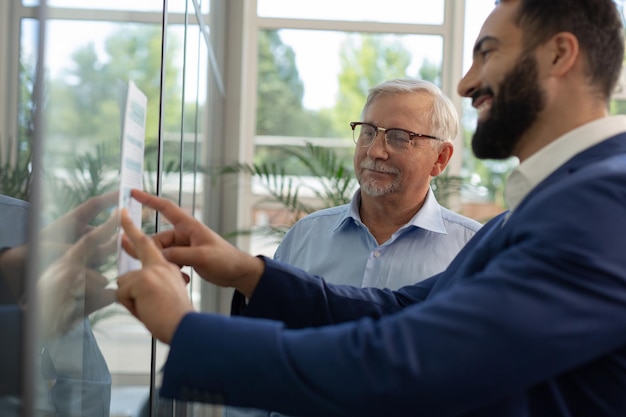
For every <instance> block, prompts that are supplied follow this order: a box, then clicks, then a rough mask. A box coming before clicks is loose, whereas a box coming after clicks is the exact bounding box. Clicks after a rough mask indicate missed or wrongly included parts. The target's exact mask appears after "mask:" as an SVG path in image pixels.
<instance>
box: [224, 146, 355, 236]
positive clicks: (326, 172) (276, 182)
mask: <svg viewBox="0 0 626 417" xmlns="http://www.w3.org/2000/svg"><path fill="white" fill-rule="evenodd" d="M281 152H282V153H284V155H285V157H286V158H288V157H291V158H295V159H296V160H297V161H298V162H299V163H300V164H301V165H302V166H303V167H304V168H305V174H304V175H303V174H301V175H288V174H287V173H286V172H285V168H284V166H282V165H279V164H277V163H275V162H272V163H260V164H245V163H236V164H233V165H229V166H226V167H224V168H222V169H221V170H220V171H219V175H224V174H238V173H243V174H247V175H250V176H253V177H256V178H258V180H259V184H260V185H261V186H262V187H263V189H264V190H265V191H266V192H267V197H265V198H262V199H261V201H260V203H266V202H271V203H278V204H280V205H281V206H282V208H283V209H284V210H285V211H286V212H287V213H288V216H287V221H286V222H284V223H283V224H279V225H271V224H268V225H265V226H260V227H257V228H256V229H255V230H254V231H255V232H258V233H260V234H262V235H264V236H274V237H276V238H278V239H281V238H282V237H283V236H284V235H285V233H286V232H287V230H289V228H290V227H291V226H292V225H293V224H294V223H295V222H296V221H298V219H300V218H301V217H303V216H305V215H307V214H309V213H312V212H314V211H316V210H320V209H323V208H327V207H334V206H337V205H341V204H346V203H348V202H349V201H350V199H351V198H352V194H353V193H354V191H355V190H356V187H357V185H358V184H357V181H356V179H355V178H354V174H353V172H352V168H351V167H349V166H348V165H347V164H346V162H345V161H343V160H341V159H340V158H338V157H337V155H336V153H335V152H334V150H333V149H332V148H328V147H323V146H316V145H313V144H311V143H307V144H306V145H305V146H304V147H303V148H287V147H286V148H282V149H281ZM305 176H306V177H313V178H317V179H318V180H319V181H316V182H315V185H311V184H307V183H306V182H305V181H303V179H304V177H305ZM303 189H306V190H308V191H309V192H310V193H311V194H312V195H313V196H315V198H316V201H318V203H317V204H316V205H312V204H309V203H306V202H305V199H303V198H301V195H302V193H301V191H303ZM252 231H253V230H250V229H245V230H238V231H235V232H234V233H233V234H250V233H252Z"/></svg>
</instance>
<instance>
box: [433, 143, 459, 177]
mask: <svg viewBox="0 0 626 417" xmlns="http://www.w3.org/2000/svg"><path fill="white" fill-rule="evenodd" d="M453 153H454V145H453V144H452V142H443V143H441V144H440V145H439V153H438V155H437V160H436V161H435V164H434V165H433V168H432V170H431V171H430V176H431V177H436V176H437V175H439V174H441V173H442V172H443V170H444V169H446V166H448V162H450V158H452V154H453Z"/></svg>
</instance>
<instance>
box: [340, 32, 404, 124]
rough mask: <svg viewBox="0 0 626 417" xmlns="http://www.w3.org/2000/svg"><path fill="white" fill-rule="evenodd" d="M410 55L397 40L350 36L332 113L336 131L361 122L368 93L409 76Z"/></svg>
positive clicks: (344, 48) (343, 47)
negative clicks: (371, 89)
mask: <svg viewBox="0 0 626 417" xmlns="http://www.w3.org/2000/svg"><path fill="white" fill-rule="evenodd" d="M410 64H411V54H410V53H409V51H408V50H407V49H406V48H405V47H404V45H402V43H401V42H400V41H399V40H397V39H396V38H392V37H381V36H379V35H370V34H358V35H357V34H355V35H351V36H349V37H348V38H347V39H346V41H345V42H344V43H343V44H342V45H341V48H340V65H341V71H340V73H339V78H338V81H339V92H338V96H337V102H336V105H335V108H334V109H333V112H332V115H333V123H334V126H335V129H336V130H337V131H341V130H343V131H347V129H349V128H348V127H347V124H348V123H349V122H350V121H352V120H356V119H358V118H359V115H360V114H361V110H362V108H363V104H365V99H366V98H367V91H368V90H369V89H370V88H371V87H372V86H374V85H376V84H379V83H381V82H383V81H386V80H389V79H392V78H401V77H406V76H407V70H408V67H409V65H410Z"/></svg>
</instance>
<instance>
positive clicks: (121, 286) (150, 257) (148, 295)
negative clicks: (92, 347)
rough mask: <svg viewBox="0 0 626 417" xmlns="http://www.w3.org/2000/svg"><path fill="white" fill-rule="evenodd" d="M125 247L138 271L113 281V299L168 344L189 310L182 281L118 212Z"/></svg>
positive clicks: (151, 244)
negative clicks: (114, 294) (133, 256)
mask: <svg viewBox="0 0 626 417" xmlns="http://www.w3.org/2000/svg"><path fill="white" fill-rule="evenodd" d="M122 227H123V228H124V233H125V237H126V242H125V248H129V249H130V250H132V252H133V254H136V256H137V257H138V259H139V260H140V261H141V264H142V268H141V269H140V270H136V271H130V272H127V273H126V274H124V275H122V276H121V277H119V279H118V280H117V286H118V289H117V300H118V301H119V302H120V303H121V304H122V305H124V306H125V307H126V308H127V309H128V310H129V311H130V312H131V313H132V314H133V315H134V316H135V317H137V318H138V319H139V320H140V321H142V322H143V323H144V325H145V326H146V327H147V328H148V330H149V331H150V332H151V333H152V334H153V335H154V337H156V338H157V339H159V340H160V341H162V342H164V343H169V342H170V341H171V339H172V336H173V335H174V332H175V331H176V328H177V327H178V324H179V323H180V321H181V320H182V318H183V317H184V316H185V314H187V313H189V312H190V311H193V306H192V304H191V301H190V300H189V296H188V295H187V289H186V282H185V279H181V272H180V270H179V268H178V267H177V266H176V265H174V264H172V263H170V262H168V261H167V260H166V259H165V257H164V256H163V254H162V253H161V250H160V248H158V247H157V245H156V244H155V242H154V241H153V240H152V239H150V238H149V237H148V236H146V235H145V234H144V233H143V232H142V231H141V230H139V229H138V228H137V227H136V226H135V225H134V224H133V221H132V220H131V218H130V216H128V213H127V212H126V210H123V211H122Z"/></svg>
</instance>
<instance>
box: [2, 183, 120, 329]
mask: <svg viewBox="0 0 626 417" xmlns="http://www.w3.org/2000/svg"><path fill="white" fill-rule="evenodd" d="M117 198H118V193H117V192H111V193H107V194H103V195H101V196H97V197H94V198H91V199H89V200H87V201H86V202H84V203H83V204H81V205H80V206H78V207H76V208H75V209H74V210H72V211H70V212H69V213H67V214H65V215H64V216H62V217H60V218H59V219H58V220H56V221H55V222H53V223H51V224H50V225H48V226H46V227H45V228H44V229H43V230H42V231H41V232H40V233H39V234H38V248H39V255H40V256H39V257H38V259H37V267H38V270H39V271H43V272H41V274H40V278H39V281H38V282H37V293H38V305H37V307H38V308H39V309H40V313H41V317H42V320H41V323H42V327H41V329H42V332H43V335H44V339H48V338H50V337H55V336H59V335H61V334H64V333H65V332H67V331H68V330H69V329H70V328H71V326H72V325H73V324H75V323H76V321H78V320H80V319H81V318H83V317H86V316H87V315H89V314H91V313H93V312H94V311H96V310H98V309H100V308H102V307H104V306H106V305H108V304H110V303H112V302H113V301H115V296H114V293H113V290H111V289H106V288H105V287H106V285H107V284H108V280H107V278H106V277H105V276H103V275H102V273H101V272H99V268H100V267H101V266H102V265H103V263H104V262H105V261H106V260H107V258H109V257H110V255H111V254H113V253H114V252H115V249H116V239H115V238H116V231H117V225H118V221H117V218H116V216H111V217H110V218H109V219H108V220H107V221H106V222H105V223H103V224H102V225H100V226H97V227H94V226H92V225H91V224H90V222H91V221H92V220H93V219H94V218H95V217H96V216H98V215H99V214H100V213H102V212H103V211H104V210H105V209H108V208H110V207H112V206H114V205H116V203H117ZM30 249H31V246H30V245H28V244H26V245H22V246H18V247H15V248H11V249H9V250H6V251H4V252H2V253H1V254H0V275H2V277H3V279H4V281H5V282H6V283H7V284H8V286H9V289H10V290H11V291H10V292H11V293H12V294H13V297H12V298H13V299H14V300H15V303H28V301H29V300H24V294H23V281H24V277H25V275H26V265H27V262H28V260H29V251H30Z"/></svg>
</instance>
